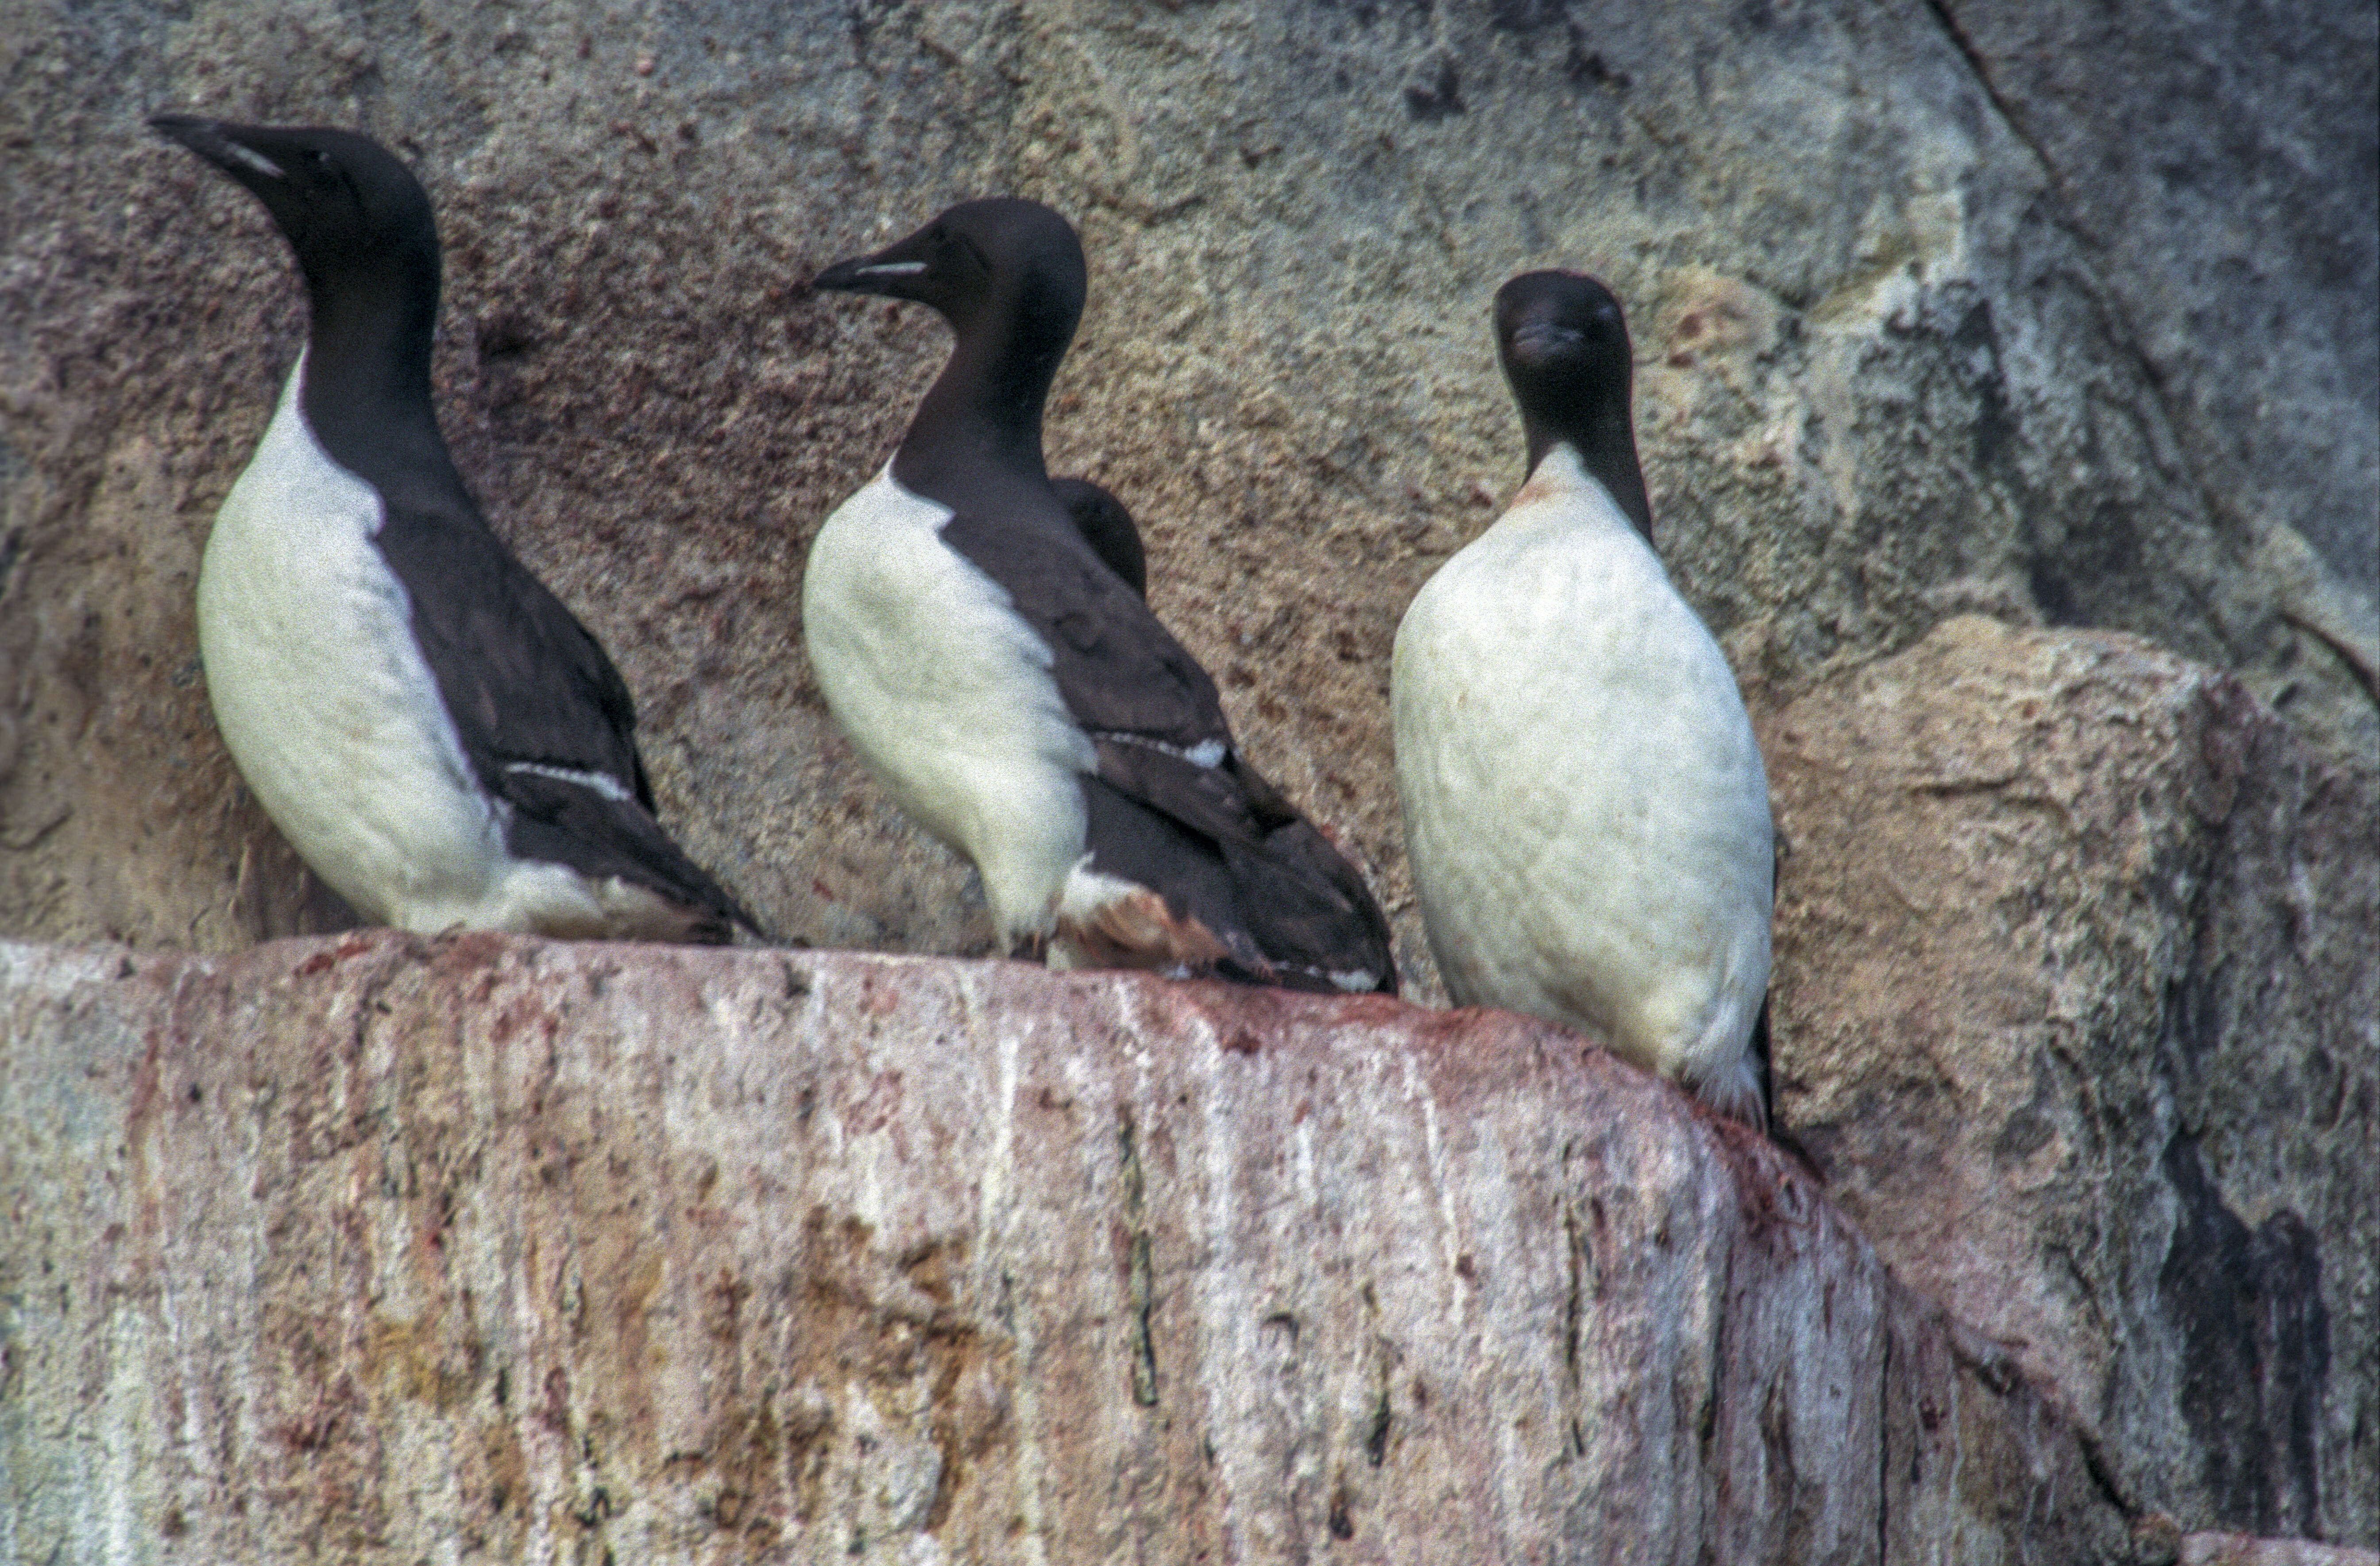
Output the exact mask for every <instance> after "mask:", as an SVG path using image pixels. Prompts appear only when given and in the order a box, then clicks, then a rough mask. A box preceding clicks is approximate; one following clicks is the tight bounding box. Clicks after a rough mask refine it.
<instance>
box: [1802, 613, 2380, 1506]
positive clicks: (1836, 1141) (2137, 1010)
mask: <svg viewBox="0 0 2380 1566" xmlns="http://www.w3.org/2000/svg"><path fill="white" fill-rule="evenodd" d="M1762 739H1763V743H1764V746H1765V747H1766V749H1767V755H1768V759H1769V765H1770V778H1771V780H1772V783H1773V785H1774V787H1775V790H1776V794H1777V797H1778V806H1779V827H1780V829H1781V830H1780V835H1781V837H1782V839H1783V841H1784V844H1785V851H1784V852H1785V858H1784V870H1783V874H1782V877H1781V884H1782V887H1783V897H1782V899H1781V902H1780V905H1779V919H1778V959H1777V971H1778V975H1779V978H1778V988H1777V991H1776V1014H1777V1018H1778V1026H1779V1045H1778V1064H1779V1110H1780V1112H1781V1114H1782V1117H1783V1118H1784V1119H1785V1121H1786V1122H1788V1123H1790V1124H1791V1125H1792V1126H1793V1128H1794V1130H1795V1132H1796V1134H1797V1135H1799V1136H1800V1137H1801V1138H1802V1140H1803V1143H1804V1144H1805V1145H1806V1146H1807V1147H1809V1149H1810V1151H1811V1152H1812V1154H1813V1155H1814V1157H1815V1159H1816V1160H1817V1162H1818V1164H1819V1166H1820V1168H1821V1169H1822V1170H1824V1171H1825V1173H1826V1176H1827V1180H1828V1189H1829V1190H1830V1191H1831V1192H1832V1193H1833V1194H1834V1195H1835V1196H1836V1197H1837V1198H1838V1199H1839V1200H1840V1201H1841V1202H1842V1203H1843V1205H1844V1206H1845V1208H1847V1209H1848V1210H1849V1211H1850V1212H1851V1213H1852V1215H1853V1217H1854V1218H1856V1219H1857V1220H1858V1221H1859V1223H1860V1225H1861V1227H1862V1229H1863V1230H1864V1231H1865V1232H1866V1233H1867V1234H1868V1235H1869V1236H1870V1237H1871V1238H1873V1239H1874V1241H1875V1242H1876V1248H1877V1249H1878V1251H1880V1252H1881V1253H1882V1254H1883V1255H1884V1256H1885V1257H1886V1259H1887V1260H1888V1261H1889V1262H1890V1263H1891V1264H1892V1266H1893V1268H1894V1269H1895V1270H1896V1271H1897V1272H1898V1273H1899V1274H1900V1277H1902V1278H1903V1279H1904V1280H1906V1281H1909V1282H1910V1283H1911V1284H1913V1285H1914V1286H1915V1287H1916V1288H1918V1289H1919V1290H1921V1291H1922V1292H1924V1293H1927V1294H1928V1295H1930V1296H1932V1297H1934V1298H1937V1299H1939V1300H1941V1301H1942V1302H1943V1303H1944V1304H1945V1305H1948V1306H1949V1309H1950V1311H1951V1313H1952V1314H1953V1315H1955V1316H1957V1317H1960V1318H1961V1319H1962V1320H1965V1321H1968V1322H1970V1323H1973V1325H1975V1326H1976V1327H1979V1328H1981V1329H1984V1330H1985V1332H1987V1333H1989V1334H1991V1335H1992V1336H1993V1337H1995V1338H1997V1339H1998V1340H2001V1341H2006V1342H2009V1343H2010V1344H2012V1345H2014V1347H2015V1349H2016V1352H2017V1354H2018V1355H2019V1357H2020V1358H2021V1359H2022V1360H2023V1361H2024V1362H2025V1363H2026V1364H2027V1365H2028V1366H2032V1367H2033V1368H2034V1369H2035V1370H2036V1371H2037V1372H2039V1373H2040V1374H2042V1375H2043V1376H2045V1377H2046V1378H2048V1379H2050V1380H2051V1381H2053V1382H2054V1383H2055V1384H2057V1385H2058V1386H2059V1387H2060V1388H2062V1389H2063V1390H2064V1392H2065V1395H2066V1397H2067V1399H2068V1400H2069V1402H2070V1406H2072V1407H2073V1408H2074V1409H2076V1410H2077V1411H2078V1413H2079V1414H2081V1415H2082V1416H2083V1420H2084V1422H2085V1424H2086V1425H2087V1426H2090V1427H2091V1428H2092V1429H2094V1430H2095V1432H2096V1433H2097V1435H2098V1436H2099V1438H2100V1439H2101V1440H2102V1442H2103V1447H2104V1451H2105V1452H2106V1454H2107V1468H2108V1472H2109V1475H2110V1477H2111V1478H2112V1479H2113V1480H2114V1481H2115V1482H2116V1483H2117V1485H2118V1486H2119V1488H2120V1489H2121V1490H2122V1491H2123V1493H2124V1494H2125V1495H2126V1496H2127V1497H2128V1498H2130V1499H2132V1500H2134V1501H2135V1502H2136V1503H2137V1504H2140V1505H2142V1506H2144V1507H2148V1508H2152V1509H2155V1510H2158V1511H2168V1512H2170V1513H2172V1514H2174V1515H2177V1516H2179V1517H2181V1518H2184V1519H2186V1520H2190V1521H2192V1522H2194V1523H2195V1524H2199V1525H2207V1524H2220V1525H2223V1526H2226V1527H2229V1528H2233V1529H2236V1530H2238V1531H2240V1532H2241V1533H2257V1534H2307V1535H2312V1536H2316V1537H2327V1538H2344V1539H2350V1540H2356V1541H2361V1542H2362V1543H2366V1544H2370V1543H2373V1542H2374V1540H2375V1538H2380V1212H2375V1210H2374V1171H2375V1170H2380V1133H2375V1125H2380V963H2375V961H2374V930H2380V862H2375V858H2374V854H2373V852H2372V843H2373V823H2374V821H2375V820H2380V788H2375V787H2374V776H2373V774H2372V773H2371V772H2369V771H2360V770H2357V769H2352V768H2343V767H2340V766H2338V765H2336V764H2334V763H2332V762H2331V761H2329V760H2327V759H2325V758H2324V757H2322V756H2321V755H2319V754H2318V753H2314V752H2312V751H2310V750H2309V749H2308V748H2307V747H2304V746H2303V745H2302V744H2301V743H2300V742H2298V741H2297V740H2296V738H2295V736H2293V735H2292V734H2289V731H2288V730H2287V729H2286V727H2285V726H2284V725H2282V724H2281V723H2279V722H2277V720H2276V719H2275V718H2274V717H2273V715H2272V714H2271V713H2270V712H2269V711H2268V710H2265V709H2263V708H2261V707H2259V706H2258V705H2257V704H2256V703H2254V702H2253V700H2251V699H2250V698H2248V697H2247V696H2246V694H2245V693H2244V692H2242V691H2241V690H2240V687H2239V686H2238V685H2237V684H2236V683H2235V682H2233V681H2231V680H2228V679H2226V678H2224V677H2223V676H2221V675H2219V674H2215V673H2213V672H2212V671H2209V670H2205V669H2202V668H2197V667H2195V666H2193V665H2191V664H2188V663H2186V662H2182V661H2180V660H2178V659H2175V658H2173V657H2172V656H2171V655H2169V654H2167V653H2164V652H2162V651H2160V650H2158V649H2155V648H2153V647H2151V646H2149V645H2147V644H2146V643H2143V642H2141V641H2139V640H2137V639H2135V638H2132V637H2115V636H2105V635H2087V636H2075V635H2070V634H2066V633H2058V632H2039V631H2034V632H2021V631H2010V630H2009V629H2007V628H2006V627H2004V626H2001V625H1996V624H1994V623H1993V622H1990V621H1987V620H1982V619H1976V618H1968V619H1961V620H1957V621H1953V622H1951V623H1950V624H1949V625H1946V626H1944V627H1943V628H1942V629H1941V630H1940V631H1938V632H1937V633H1936V634H1935V635H1933V636H1931V637H1927V638H1926V639H1925V641H1924V642H1921V643H1920V644H1918V645H1917V646H1916V647H1915V648H1913V649H1910V650H1909V651H1907V652H1905V653H1902V654H1900V655H1899V656H1897V657H1894V658H1891V659H1888V660H1885V661H1883V662H1879V663H1876V664H1875V665H1872V666H1870V667H1868V668H1866V669H1864V670H1861V671H1858V672H1856V673H1855V674H1850V675H1847V676H1845V677H1843V678H1841V679H1840V680H1836V681H1832V682H1828V683H1827V684H1825V685H1822V686H1820V687H1818V688H1817V689H1816V690H1814V691H1812V692H1811V693H1809V694H1808V695H1806V696H1804V697H1803V698H1801V699H1799V700H1797V701H1795V702H1793V703H1792V704H1791V705H1790V706H1788V707H1787V708H1785V709H1784V710H1783V711H1781V712H1780V713H1779V714H1778V715H1777V716H1776V717H1775V718H1774V719H1773V720H1771V721H1770V722H1768V723H1767V725H1766V728H1765V732H1764V734H1763V735H1762Z"/></svg>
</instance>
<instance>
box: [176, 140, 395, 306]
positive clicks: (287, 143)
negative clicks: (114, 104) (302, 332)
mask: <svg viewBox="0 0 2380 1566" xmlns="http://www.w3.org/2000/svg"><path fill="white" fill-rule="evenodd" d="M149 127H150V128H151V129H152V130H154V131H156V132H157V134H159V135H160V136H164V137H165V138H167V139H169V140H175V141H178V142H180V143H181V144H182V145H183V146H185V147H188V149H189V150H190V151H191V152H196V153H197V154H198V155H199V156H200V157H202V158H204V159H206V160H207V162H209V163H211V164H214V165H215V167H217V168H219V169H221V170H223V171H224V173H225V174H227V175H229V176H231V177H232V178H233V179H235V180H237V181H238V182H239V183H240V184H241V185H244V186H246V187H247V188H248V189H249V191H250V192H251V193H253V194H254V195H255V197H256V199H257V200H260V201H262V202H263V203H264V209H265V211H267V212H271V213H272V214H273V223H274V224H275V225H278V226H279V228H280V230H281V232H282V233H283V235H285V237H287V238H288V240H289V248H290V249H293V250H295V251H296V252H297V265H298V268H299V270H301V271H303V272H304V273H305V274H306V281H307V283H308V284H309V285H311V286H312V287H313V288H314V289H315V290H316V291H317V292H319V291H321V290H322V288H324V287H326V286H335V285H337V284H339V283H340V282H342V281H344V280H346V279H348V278H352V277H356V276H359V275H371V274H376V273H391V272H396V273H404V272H408V271H418V270H419V269H420V268H421V267H423V266H425V265H426V266H427V267H428V268H429V271H430V276H431V283H432V285H433V287H434V285H435V280H436V277H437V267H438V231H437V225H436V222H435V220H434V219H433V218H432V217H431V211H430V197H429V194H428V193H427V192H425V191H424V190H423V189H422V188H421V184H420V181H419V180H417V179H415V178H414V177H413V175H412V173H411V172H410V171H409V170H407V168H406V166H405V164H402V163H400V162H398V161H397V158H396V155H395V153H393V152H390V151H389V150H388V149H387V148H385V147H383V146H382V145H381V144H380V143H379V142H377V141H374V140H371V138H370V137H368V136H359V135H358V134H357V133H355V132H354V131H351V130H334V129H328V128H322V127H310V126H273V125H227V124H225V123H224V122H223V121H221V120H211V119H200V118H198V117H196V116H195V115H155V116H154V117H152V119H151V120H150V121H149Z"/></svg>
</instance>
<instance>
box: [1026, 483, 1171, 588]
mask: <svg viewBox="0 0 2380 1566" xmlns="http://www.w3.org/2000/svg"><path fill="white" fill-rule="evenodd" d="M1050 488H1051V489H1053V490H1055V491H1057V492H1058V503H1059V504H1061V505H1063V506H1064V507H1065V508H1066V514H1067V515H1068V516H1072V517H1073V518H1074V519H1075V529H1076V530H1077V531H1078V532H1080V533H1081V534H1082V535H1083V541H1084V542H1085V543H1087V544H1089V545H1090V546H1091V552H1092V553H1093V554H1096V555H1098V556H1099V558H1100V559H1101V560H1104V561H1106V562H1107V563H1108V569H1109V570H1111V571H1112V572H1114V573H1115V574H1116V575H1117V576H1119V577H1123V585H1124V586H1125V587H1128V588H1130V589H1132V590H1133V592H1134V593H1135V594H1136V595H1137V596H1139V597H1141V598H1147V596H1148V556H1147V554H1146V553H1145V552H1143V551H1142V549H1141V547H1140V529H1139V528H1137V527H1136V526H1135V525H1134V523H1133V520H1132V513H1131V512H1129V511H1126V510H1125V509H1124V505H1123V502H1122V501H1120V500H1118V499H1116V498H1115V496H1114V495H1112V494H1111V493H1109V492H1107V491H1106V490H1104V489H1101V488H1100V487H1099V485H1097V484H1094V483H1092V482H1091V481H1090V480H1088V479H1052V480H1050Z"/></svg>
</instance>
